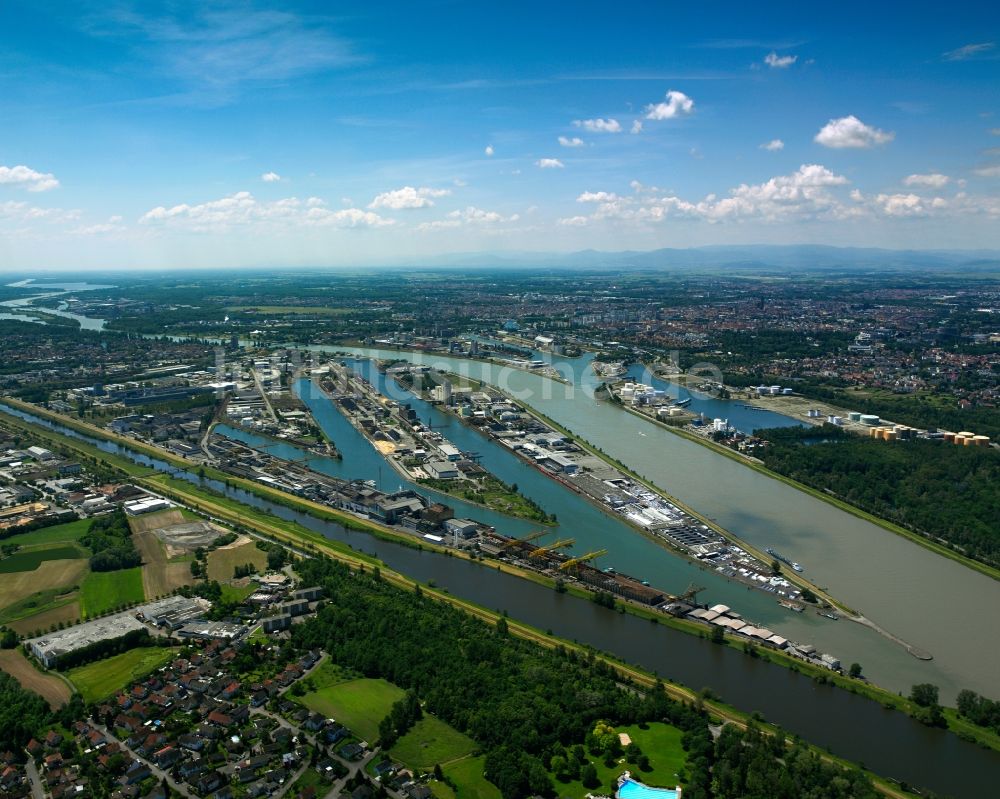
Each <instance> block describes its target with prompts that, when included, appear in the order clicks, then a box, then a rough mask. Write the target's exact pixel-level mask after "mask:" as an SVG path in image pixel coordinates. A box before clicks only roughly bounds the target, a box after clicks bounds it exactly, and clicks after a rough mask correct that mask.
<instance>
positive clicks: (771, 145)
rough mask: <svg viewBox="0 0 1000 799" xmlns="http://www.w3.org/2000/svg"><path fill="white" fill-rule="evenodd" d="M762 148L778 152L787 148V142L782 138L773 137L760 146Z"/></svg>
mask: <svg viewBox="0 0 1000 799" xmlns="http://www.w3.org/2000/svg"><path fill="white" fill-rule="evenodd" d="M760 149H762V150H767V151H768V152H772V153H773V152H777V151H778V150H784V149H785V143H784V142H783V141H782V140H781V139H771V141H769V142H765V143H764V144H762V145H761V146H760Z"/></svg>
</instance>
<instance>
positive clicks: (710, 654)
mask: <svg viewBox="0 0 1000 799" xmlns="http://www.w3.org/2000/svg"><path fill="white" fill-rule="evenodd" d="M0 412H3V413H8V414H11V415H13V416H17V417H19V418H22V419H27V420H29V421H32V422H34V423H36V424H39V425H41V426H43V427H46V428H49V429H52V430H56V431H58V432H60V433H62V434H63V435H67V436H71V437H73V438H77V439H81V440H85V441H88V442H89V443H91V444H93V445H95V446H97V447H99V448H100V449H101V450H103V451H105V452H111V453H115V454H119V455H125V456H127V457H129V458H130V459H131V460H133V461H135V462H137V463H140V464H143V465H146V466H151V467H153V468H156V469H157V470H159V471H162V472H166V473H169V474H173V475H174V476H176V477H179V478H181V479H184V480H187V481H189V482H192V483H198V482H199V480H198V478H197V476H195V475H193V474H190V473H188V472H181V471H179V470H177V469H176V468H174V467H172V466H171V465H170V464H168V463H166V462H164V461H160V460H157V459H153V458H149V457H147V456H145V455H140V454H137V453H134V452H131V451H129V450H125V449H124V448H123V447H121V446H119V445H117V444H114V443H111V442H107V441H101V440H97V439H93V438H90V437H88V436H84V435H81V434H79V433H77V432H76V431H73V430H71V429H69V428H66V427H63V426H62V425H58V424H54V423H52V422H49V421H48V420H44V419H39V418H37V417H33V416H31V415H30V414H26V413H22V412H20V411H17V410H14V409H10V408H6V407H0ZM345 460H346V456H345ZM203 484H205V485H207V486H208V487H210V488H212V489H214V490H216V491H219V492H221V493H225V494H226V495H227V496H229V497H232V498H234V499H237V500H239V501H241V502H244V503H246V504H248V505H252V506H254V507H257V508H264V509H268V510H269V511H270V512H271V513H273V514H274V515H275V516H278V517H281V518H283V519H288V520H293V521H296V522H298V523H300V524H302V525H303V526H305V527H308V528H309V529H311V530H314V531H316V532H319V533H321V534H322V535H324V536H326V537H328V538H330V539H333V540H337V541H340V542H342V543H345V544H348V545H349V546H351V547H353V548H354V549H356V550H358V551H363V552H367V553H370V554H372V555H375V556H376V557H378V558H379V559H380V560H382V561H383V562H384V563H386V565H387V566H389V567H390V568H392V569H394V570H396V571H399V572H401V573H403V574H406V575H408V576H411V577H413V578H415V579H417V580H420V581H422V582H425V583H428V582H430V581H432V580H433V581H434V583H435V584H436V585H437V586H438V587H439V588H442V589H447V590H448V591H449V592H450V593H452V594H453V595H455V596H457V597H461V598H463V599H467V600H469V601H472V602H475V603H477V604H479V605H482V606H484V607H489V608H494V609H496V610H501V611H502V610H506V611H507V612H508V613H509V614H510V616H511V617H512V618H514V619H517V620H520V621H524V622H526V623H528V624H531V625H533V626H535V627H537V628H540V629H542V630H551V631H552V632H553V633H555V634H556V635H559V636H561V637H563V638H566V639H569V640H575V641H578V642H580V643H583V644H587V645H590V646H594V647H596V648H598V649H601V650H604V651H608V652H613V653H614V654H615V655H617V656H618V657H620V658H622V659H623V660H625V661H626V662H629V663H633V664H635V665H637V666H640V667H642V668H643V669H646V670H647V671H650V672H653V673H656V674H659V675H661V676H663V677H666V678H669V679H671V680H674V681H677V682H680V683H682V684H684V685H687V686H689V687H691V688H694V689H695V690H700V689H701V688H703V687H708V688H710V689H711V690H712V691H714V692H715V693H716V694H717V695H719V696H721V697H722V698H723V699H724V700H725V701H726V702H728V703H730V704H732V705H733V706H735V707H737V708H739V709H741V710H745V711H748V712H753V711H759V712H760V713H762V714H763V715H764V717H765V718H767V719H768V720H769V721H772V722H774V723H777V724H780V725H781V726H782V727H783V728H784V729H786V730H787V731H789V732H790V733H794V734H797V735H801V736H802V737H803V738H805V739H807V740H809V741H810V742H811V743H814V744H816V745H818V746H821V747H825V748H827V749H828V750H829V751H831V752H832V753H834V754H836V755H839V756H841V757H845V758H848V759H850V760H853V761H856V762H862V763H864V764H865V765H866V766H867V767H869V768H871V769H873V770H874V771H875V772H876V773H878V774H881V775H883V776H888V777H893V778H896V779H901V780H905V781H907V782H909V783H910V784H912V785H919V786H922V787H926V788H930V789H931V790H934V791H936V792H939V793H944V794H948V795H950V796H953V797H956V798H957V799H966V798H967V799H979V798H980V797H982V796H984V787H985V786H990V785H994V784H996V782H997V780H998V779H1000V753H998V752H995V751H992V750H987V749H982V748H980V747H978V746H975V745H972V744H969V743H965V742H963V741H960V740H959V739H958V738H957V737H956V736H954V735H951V734H949V733H947V732H944V731H942V730H937V729H931V728H928V727H925V726H923V725H921V724H919V723H918V722H916V721H914V720H912V719H910V718H909V717H908V716H906V715H904V714H902V713H898V712H893V711H889V710H886V709H884V708H883V707H882V706H881V705H879V704H877V703H875V702H871V701H869V700H866V699H863V698H861V697H858V696H855V695H853V694H850V693H847V692H845V691H842V690H840V689H836V688H833V687H831V686H826V685H817V684H816V683H815V682H813V680H811V679H810V678H808V677H805V676H803V675H801V674H798V673H796V672H792V671H790V670H788V669H784V668H782V667H780V666H775V665H773V664H769V663H765V662H762V661H760V660H756V659H753V658H750V657H748V656H746V655H744V654H742V653H741V652H738V651H737V650H734V649H730V648H728V647H719V646H716V645H714V644H712V643H711V642H709V641H708V640H705V639H701V638H696V637H694V636H691V635H688V634H685V633H681V632H678V631H676V630H672V629H670V628H668V627H664V626H663V625H656V624H652V623H651V622H649V621H645V620H643V619H639V618H636V617H634V616H631V615H628V614H625V615H622V614H619V613H617V612H615V611H611V610H608V609H606V608H601V607H598V606H597V605H595V604H594V603H592V602H588V601H587V600H584V599H580V598H577V597H574V596H570V595H567V594H557V593H556V592H555V591H552V590H551V589H548V588H545V587H543V586H539V585H536V584H535V583H532V582H530V581H527V580H524V579H522V578H519V577H516V576H513V575H509V574H505V573H503V572H499V571H496V570H495V569H493V568H490V567H489V566H488V565H487V564H484V563H474V562H470V561H466V560H462V559H460V558H455V557H447V556H445V555H443V554H439V553H436V552H430V551H426V550H416V549H412V548H410V547H407V546H403V545H401V544H397V543H394V542H391V541H385V540H382V539H378V538H374V537H372V536H370V535H367V534H365V533H359V532H355V531H348V530H345V529H344V528H343V527H341V526H340V525H337V524H334V523H332V522H326V521H322V520H319V519H316V518H314V517H312V516H308V515H307V514H303V513H299V512H296V511H294V510H292V509H290V508H286V507H284V506H282V505H277V504H274V503H271V502H268V501H267V500H263V499H261V498H259V497H257V496H255V495H253V494H250V493H248V492H245V491H242V490H240V489H235V488H231V487H229V486H226V485H225V484H224V483H221V482H217V481H213V480H205V481H203Z"/></svg>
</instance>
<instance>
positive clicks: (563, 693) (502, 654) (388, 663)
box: [292, 558, 873, 799]
mask: <svg viewBox="0 0 1000 799" xmlns="http://www.w3.org/2000/svg"><path fill="white" fill-rule="evenodd" d="M298 569H299V571H300V573H301V577H302V579H303V580H304V581H305V582H306V583H308V584H318V585H323V586H324V588H325V589H326V596H328V597H331V599H330V600H329V601H328V602H327V603H326V604H325V606H324V607H323V609H322V610H321V611H320V612H319V614H318V615H317V616H316V617H315V618H314V619H311V620H310V621H308V622H307V623H305V624H302V625H296V626H295V627H294V629H293V633H292V635H293V641H294V643H295V644H296V645H297V646H299V647H305V648H313V647H321V648H323V649H325V650H326V651H327V652H329V653H330V656H331V657H332V659H333V660H334V662H336V663H337V664H339V665H342V666H345V667H348V668H350V669H353V670H355V671H358V672H360V673H362V674H364V675H366V676H368V677H379V678H383V679H386V680H389V681H390V682H393V683H395V684H396V685H398V686H400V687H401V688H404V689H405V690H406V691H408V692H409V693H408V696H410V697H411V698H410V699H409V700H407V701H406V702H404V703H403V704H401V705H400V707H399V708H398V709H397V710H396V711H395V716H396V718H395V720H394V721H392V722H390V723H388V724H387V725H386V731H387V732H390V728H391V731H394V732H396V733H398V730H399V729H400V728H405V726H406V724H407V722H410V721H411V720H412V719H413V718H414V717H415V715H416V713H417V712H418V711H417V709H416V707H415V706H414V701H413V697H419V699H420V701H421V702H423V703H424V707H425V708H426V710H428V711H430V712H431V713H433V714H435V715H436V716H439V717H440V718H442V719H443V720H444V721H446V722H448V723H449V724H451V725H452V726H453V727H455V728H456V729H458V730H460V731H462V732H464V733H466V734H467V735H469V736H470V737H471V738H473V740H475V741H476V743H477V744H478V745H479V746H480V748H481V749H482V751H483V752H484V753H485V755H486V759H485V770H486V776H487V778H488V779H489V780H490V781H491V782H493V783H494V784H495V785H497V787H498V788H499V789H500V791H501V793H502V794H503V796H504V798H505V799H519V797H526V796H532V795H540V796H545V797H551V796H555V795H556V794H557V791H558V781H557V782H556V784H553V779H552V777H551V776H550V771H559V770H561V769H563V768H565V766H566V763H567V760H568V759H569V758H570V757H571V756H570V755H569V754H568V752H567V748H569V749H570V750H577V749H578V747H579V746H580V745H581V744H583V743H584V742H586V741H587V740H588V736H591V733H592V731H593V730H594V728H595V725H596V724H598V723H599V722H602V721H603V722H606V723H609V724H611V725H623V724H632V723H645V722H651V721H663V722H666V723H669V724H672V725H674V726H675V727H677V728H679V729H681V730H682V731H683V739H682V743H683V746H684V748H685V750H686V752H687V765H686V780H685V782H684V796H685V797H686V799H709V798H710V797H717V799H730V798H731V799H737V797H761V799H764V797H767V799H773V797H774V796H782V797H786V796H787V797H789V799H791V797H793V796H796V797H800V796H807V797H809V796H815V797H819V796H829V797H841V796H843V797H848V796H853V797H856V799H866V798H867V797H869V796H872V795H873V789H872V787H871V785H870V783H869V782H868V781H867V779H866V778H865V777H863V775H861V774H860V772H856V771H855V772H850V773H847V772H843V771H841V770H840V769H838V768H835V767H833V766H828V765H823V764H822V763H821V762H820V761H818V760H817V759H816V758H815V757H814V756H813V755H810V754H809V753H808V752H806V751H805V750H803V749H801V748H799V747H793V748H792V749H791V750H788V751H790V753H791V755H792V757H791V758H789V759H787V760H786V762H784V763H782V761H781V760H779V758H780V757H781V755H783V754H784V753H785V751H786V750H785V746H784V744H783V743H779V742H778V741H776V740H775V741H772V739H771V738H769V737H768V736H764V735H761V734H760V733H759V732H757V731H755V730H754V729H752V728H751V729H750V730H748V731H747V732H745V733H744V732H742V731H740V730H738V729H736V728H727V731H726V735H725V736H724V737H723V738H720V740H719V742H718V744H716V743H714V742H713V740H712V736H711V733H710V731H709V728H708V717H707V715H706V714H705V713H704V711H702V710H701V709H700V708H697V707H693V706H689V705H686V704H682V703H678V702H675V701H673V700H671V699H670V698H669V697H668V696H667V695H666V693H665V691H663V690H662V688H661V687H658V688H655V689H653V690H649V691H645V692H640V691H633V690H628V689H627V688H626V687H623V686H622V685H621V684H620V682H621V681H620V678H619V677H618V676H617V675H616V674H615V672H614V671H613V670H612V669H611V668H610V667H609V666H607V665H605V664H603V663H602V662H601V661H599V660H597V659H596V658H594V656H593V655H591V654H587V655H578V654H576V653H575V652H572V651H569V650H566V649H563V648H562V647H559V648H557V649H554V650H548V649H544V648H542V647H539V646H537V645H535V644H533V643H530V642H527V641H524V640H522V639H519V638H517V637H514V636H512V635H510V634H509V633H508V630H507V624H506V621H505V619H503V618H501V619H500V620H499V622H498V623H497V624H496V625H489V624H486V623H485V622H483V621H481V620H479V619H476V618H474V617H472V616H470V615H468V614H466V613H464V612H462V611H460V610H458V609H456V608H453V607H451V606H450V605H446V604H443V603H441V602H439V601H437V600H435V599H433V598H430V597H427V596H426V595H424V594H422V593H421V592H420V591H419V590H418V591H417V592H416V593H411V592H408V591H403V590H401V589H398V588H395V587H393V586H390V585H389V584H388V583H386V582H384V581H383V580H381V579H380V577H379V574H378V572H377V570H375V571H373V572H368V573H353V572H351V571H350V570H349V569H348V568H347V567H345V566H343V565H341V564H336V563H334V562H332V561H330V560H327V559H323V558H318V559H310V560H307V561H304V562H303V563H301V564H300V565H299V566H298ZM744 749H745V752H744V751H741V750H744ZM713 764H716V769H718V773H715V770H713ZM720 766H721V767H722V768H721V769H720V768H719V767H720ZM779 774H781V775H782V777H781V782H782V784H783V785H788V786H792V787H794V789H795V790H797V791H798V792H797V793H796V792H793V791H792V789H791V788H790V789H789V790H788V791H783V792H782V793H780V794H775V793H774V791H773V788H774V783H773V781H774V780H776V779H777V775H779ZM723 778H724V779H723ZM602 787H603V786H602ZM607 788H608V789H609V790H610V786H607Z"/></svg>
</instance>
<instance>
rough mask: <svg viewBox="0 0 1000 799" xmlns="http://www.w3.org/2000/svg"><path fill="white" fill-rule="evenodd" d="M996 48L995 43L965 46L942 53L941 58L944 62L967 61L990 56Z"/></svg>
mask: <svg viewBox="0 0 1000 799" xmlns="http://www.w3.org/2000/svg"><path fill="white" fill-rule="evenodd" d="M996 46H997V43H996V42H979V43H978V44H966V45H963V46H962V47H959V48H957V49H955V50H949V51H948V52H947V53H942V54H941V57H942V58H943V59H944V60H945V61H968V60H969V59H970V58H977V57H979V56H981V55H992V54H993V51H994V50H995V49H996Z"/></svg>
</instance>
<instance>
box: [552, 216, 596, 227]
mask: <svg viewBox="0 0 1000 799" xmlns="http://www.w3.org/2000/svg"><path fill="white" fill-rule="evenodd" d="M589 221H590V219H589V218H588V217H585V216H567V217H564V218H563V219H560V220H559V224H560V225H563V226H565V227H583V226H584V225H586V224H587V223H588V222H589Z"/></svg>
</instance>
